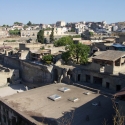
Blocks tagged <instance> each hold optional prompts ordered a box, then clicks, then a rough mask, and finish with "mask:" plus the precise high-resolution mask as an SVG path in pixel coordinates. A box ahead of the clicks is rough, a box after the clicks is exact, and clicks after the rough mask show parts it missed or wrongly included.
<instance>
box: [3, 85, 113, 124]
mask: <svg viewBox="0 0 125 125" xmlns="http://www.w3.org/2000/svg"><path fill="white" fill-rule="evenodd" d="M62 87H67V88H69V89H70V90H69V91H67V92H61V91H59V90H58V89H60V88H62ZM86 92H89V93H90V94H89V95H86V94H85V93H86ZM54 94H57V95H59V96H61V98H60V99H58V100H56V101H52V100H51V99H49V98H48V97H49V96H52V95H54ZM69 98H78V101H76V102H72V101H69V100H68V99H69ZM3 100H5V101H6V102H7V103H9V105H10V106H12V107H13V108H14V109H15V110H16V109H17V110H19V111H21V112H22V113H23V114H27V115H28V116H30V117H31V118H33V119H35V120H36V121H39V122H40V121H42V118H43V117H46V118H51V119H56V120H57V121H58V120H61V119H62V118H64V117H65V116H67V115H68V114H69V113H70V116H71V114H72V115H73V120H72V124H71V125H82V124H84V125H90V124H91V125H101V124H102V122H103V120H104V118H106V119H110V125H112V124H111V120H112V111H113V109H112V102H111V99H110V98H109V97H106V96H103V95H100V94H96V93H94V92H92V91H89V90H86V89H83V88H80V87H76V86H73V85H67V84H63V83H59V84H51V85H47V86H43V87H39V88H36V89H32V90H29V91H26V92H23V93H17V94H14V95H11V96H7V97H5V98H3ZM98 102H100V103H101V106H93V105H92V103H98ZM87 115H89V116H90V121H86V116H87ZM70 118H71V117H70ZM70 118H69V119H70Z"/></svg>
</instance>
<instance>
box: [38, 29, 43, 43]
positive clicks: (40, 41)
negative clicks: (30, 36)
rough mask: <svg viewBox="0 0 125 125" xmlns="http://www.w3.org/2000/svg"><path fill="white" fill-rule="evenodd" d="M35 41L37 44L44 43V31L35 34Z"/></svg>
mask: <svg viewBox="0 0 125 125" xmlns="http://www.w3.org/2000/svg"><path fill="white" fill-rule="evenodd" d="M37 40H38V42H39V43H41V44H43V43H44V30H40V31H39V32H38V34H37Z"/></svg>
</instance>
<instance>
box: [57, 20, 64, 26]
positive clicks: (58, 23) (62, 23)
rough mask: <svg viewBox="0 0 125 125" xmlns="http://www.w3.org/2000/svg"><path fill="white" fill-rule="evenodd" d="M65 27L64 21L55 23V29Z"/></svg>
mask: <svg viewBox="0 0 125 125" xmlns="http://www.w3.org/2000/svg"><path fill="white" fill-rule="evenodd" d="M65 25H66V22H65V21H57V22H56V26H57V27H61V26H65Z"/></svg>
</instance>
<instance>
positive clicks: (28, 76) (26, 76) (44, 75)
mask: <svg viewBox="0 0 125 125" xmlns="http://www.w3.org/2000/svg"><path fill="white" fill-rule="evenodd" d="M52 69H53V67H50V70H49V67H48V68H47V67H46V66H42V65H37V64H32V63H28V62H25V61H21V74H22V79H23V81H25V82H28V83H34V84H37V83H40V84H41V85H43V84H47V83H52V82H53V74H52Z"/></svg>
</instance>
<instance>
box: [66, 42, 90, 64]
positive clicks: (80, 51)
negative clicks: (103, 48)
mask: <svg viewBox="0 0 125 125" xmlns="http://www.w3.org/2000/svg"><path fill="white" fill-rule="evenodd" d="M66 50H68V51H69V52H70V56H71V58H73V59H76V61H77V63H79V62H80V63H81V64H86V63H87V62H88V56H89V52H90V48H89V47H88V46H86V45H84V44H81V43H78V44H71V45H69V46H67V47H66Z"/></svg>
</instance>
